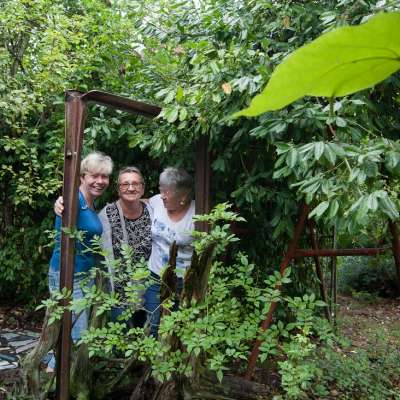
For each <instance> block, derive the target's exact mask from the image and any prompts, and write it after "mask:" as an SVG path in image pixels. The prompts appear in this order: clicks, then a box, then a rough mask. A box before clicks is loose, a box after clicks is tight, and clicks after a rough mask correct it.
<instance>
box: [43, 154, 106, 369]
mask: <svg viewBox="0 0 400 400" xmlns="http://www.w3.org/2000/svg"><path fill="white" fill-rule="evenodd" d="M112 169H113V162H112V160H111V158H110V157H109V156H107V155H105V154H103V153H100V152H92V153H90V154H88V155H87V156H86V157H85V158H84V159H83V160H82V161H81V168H80V186H79V194H78V212H77V218H76V229H77V230H78V231H80V232H82V233H83V240H82V241H76V243H75V258H74V283H73V298H74V299H79V298H82V297H83V292H82V288H81V283H82V279H83V278H84V275H85V273H88V272H89V270H90V269H91V268H92V267H93V266H94V265H95V255H94V254H93V252H91V251H90V248H91V247H92V239H93V238H94V236H96V235H97V236H101V234H102V232H103V226H102V224H101V221H100V219H99V217H98V215H97V213H96V211H95V208H94V201H95V200H96V199H97V198H98V197H99V196H101V195H102V194H103V193H104V191H105V190H106V189H107V188H108V186H109V183H110V180H109V177H110V174H111V172H112ZM55 229H56V231H57V235H56V244H55V247H54V250H53V254H52V257H51V259H50V270H49V289H50V292H52V291H55V290H59V288H60V236H61V235H60V232H61V217H60V216H59V215H57V216H56V220H55ZM72 317H73V327H72V330H71V336H72V340H73V341H74V342H76V341H77V340H78V339H79V338H80V337H81V332H82V331H83V330H85V329H86V328H87V325H88V313H87V312H82V313H81V314H80V315H79V317H77V316H76V315H75V314H73V316H72ZM54 366H55V358H54V356H53V357H52V358H51V359H50V361H49V363H48V366H47V372H52V371H53V370H54Z"/></svg>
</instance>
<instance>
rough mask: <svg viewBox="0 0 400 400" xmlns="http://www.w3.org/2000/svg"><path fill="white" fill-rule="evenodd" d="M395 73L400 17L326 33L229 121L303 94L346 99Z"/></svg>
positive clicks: (388, 16) (280, 69)
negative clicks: (345, 97)
mask: <svg viewBox="0 0 400 400" xmlns="http://www.w3.org/2000/svg"><path fill="white" fill-rule="evenodd" d="M398 69H400V13H381V14H378V15H376V16H375V17H373V18H371V19H370V20H369V21H368V22H366V23H365V24H361V25H359V26H351V27H342V28H338V29H336V30H334V31H331V32H328V33H325V34H323V35H322V36H320V37H319V38H317V39H316V40H314V41H313V42H311V43H309V44H307V45H305V46H303V47H301V48H299V49H298V50H296V51H295V52H293V53H292V54H291V55H290V56H289V57H287V58H286V59H285V60H284V61H283V62H282V63H281V64H280V65H279V66H278V67H277V68H276V69H275V71H274V73H273V74H272V76H271V79H270V80H269V82H268V84H267V86H266V88H265V89H264V90H263V92H262V93H261V94H260V95H258V96H256V97H255V98H254V99H253V100H252V102H251V104H250V107H248V108H246V109H244V110H242V111H239V112H237V113H236V114H234V117H239V116H242V115H243V116H248V117H249V116H256V115H260V114H262V113H264V112H266V111H272V110H279V109H280V108H283V107H285V106H287V105H288V104H290V103H292V102H293V101H295V100H297V99H300V98H301V97H303V96H326V97H329V98H332V97H337V96H346V95H348V94H352V93H355V92H357V91H359V90H362V89H366V88H368V87H370V86H372V85H375V84H376V83H378V82H380V81H382V80H384V79H385V78H387V77H388V76H390V75H391V74H393V73H394V72H396V71H397V70H398Z"/></svg>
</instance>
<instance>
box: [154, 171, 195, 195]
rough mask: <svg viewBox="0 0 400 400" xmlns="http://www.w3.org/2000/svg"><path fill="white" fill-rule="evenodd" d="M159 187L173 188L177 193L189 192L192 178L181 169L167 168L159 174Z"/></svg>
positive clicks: (191, 186)
mask: <svg viewBox="0 0 400 400" xmlns="http://www.w3.org/2000/svg"><path fill="white" fill-rule="evenodd" d="M159 182H160V185H165V186H175V188H176V190H177V191H179V192H181V191H182V192H189V193H190V192H191V191H192V188H193V179H192V177H191V176H190V175H189V174H188V173H187V172H186V171H185V170H184V169H182V168H174V167H167V168H165V169H164V171H163V172H161V174H160V181H159Z"/></svg>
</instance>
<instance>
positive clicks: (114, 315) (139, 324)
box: [111, 307, 146, 328]
mask: <svg viewBox="0 0 400 400" xmlns="http://www.w3.org/2000/svg"><path fill="white" fill-rule="evenodd" d="M126 310H127V308H126V307H112V308H111V321H112V322H121V323H125V324H126V326H127V328H143V326H144V324H145V322H146V312H145V311H144V310H137V311H135V312H134V313H133V315H132V317H131V318H129V319H128V320H127V321H125V320H119V319H118V317H119V316H120V315H121V314H122V313H123V312H124V311H126Z"/></svg>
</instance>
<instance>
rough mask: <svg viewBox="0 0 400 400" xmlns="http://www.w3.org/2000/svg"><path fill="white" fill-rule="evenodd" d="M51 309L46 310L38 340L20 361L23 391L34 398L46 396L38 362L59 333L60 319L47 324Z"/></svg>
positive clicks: (52, 344) (53, 345) (52, 346)
mask: <svg viewBox="0 0 400 400" xmlns="http://www.w3.org/2000/svg"><path fill="white" fill-rule="evenodd" d="M52 311H53V310H52V309H51V308H50V309H48V310H46V315H45V318H44V322H43V328H42V334H41V335H40V338H39V342H38V343H37V345H36V346H35V347H34V348H33V349H32V351H31V352H30V353H28V354H27V355H26V357H25V359H24V360H23V362H22V379H23V382H24V391H25V392H26V393H27V394H28V395H31V396H32V397H33V398H34V399H35V400H40V399H44V398H46V395H47V391H48V389H49V388H47V390H44V388H43V386H42V385H41V383H40V375H39V370H40V363H41V361H42V359H43V357H44V356H45V355H46V354H47V353H48V352H49V351H50V349H52V348H55V346H56V343H57V339H58V336H59V333H60V326H61V321H55V322H53V323H52V324H51V325H49V317H50V314H51V313H52Z"/></svg>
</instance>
